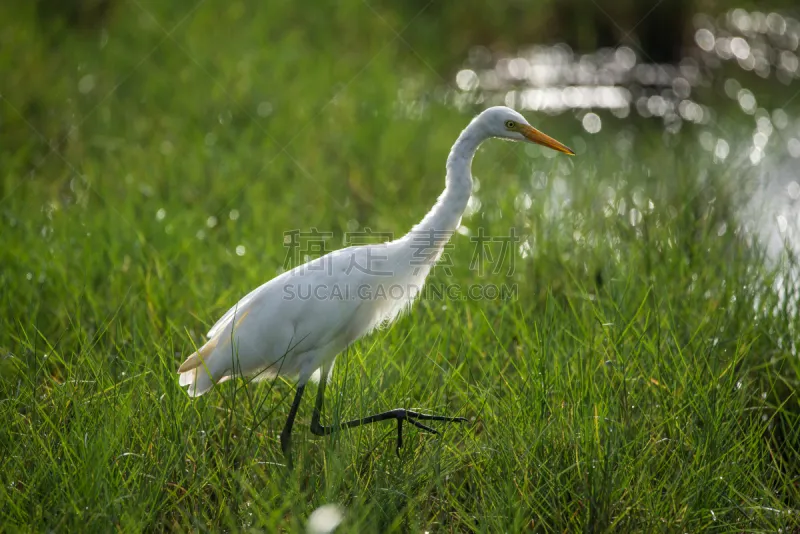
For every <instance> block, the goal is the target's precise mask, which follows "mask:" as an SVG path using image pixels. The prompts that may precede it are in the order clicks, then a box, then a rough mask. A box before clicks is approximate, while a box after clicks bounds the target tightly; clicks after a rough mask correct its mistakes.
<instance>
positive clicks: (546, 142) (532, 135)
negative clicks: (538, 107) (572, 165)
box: [518, 124, 575, 156]
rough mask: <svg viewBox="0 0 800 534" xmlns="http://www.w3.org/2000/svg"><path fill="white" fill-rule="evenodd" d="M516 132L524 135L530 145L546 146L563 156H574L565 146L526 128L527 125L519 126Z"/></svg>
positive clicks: (532, 129) (531, 127) (529, 127)
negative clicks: (561, 153)
mask: <svg viewBox="0 0 800 534" xmlns="http://www.w3.org/2000/svg"><path fill="white" fill-rule="evenodd" d="M518 131H519V133H521V134H522V135H524V136H525V138H526V139H527V140H528V141H530V142H531V143H536V144H537V145H542V146H546V147H547V148H552V149H553V150H558V151H559V152H563V153H564V154H568V155H570V156H574V155H575V152H573V151H572V149H571V148H568V147H567V146H566V145H564V144H562V143H559V142H558V141H556V140H555V139H553V138H552V137H550V136H549V135H545V134H543V133H542V132H540V131H539V130H537V129H536V128H534V127H533V126H528V125H527V124H520V125H519V130H518Z"/></svg>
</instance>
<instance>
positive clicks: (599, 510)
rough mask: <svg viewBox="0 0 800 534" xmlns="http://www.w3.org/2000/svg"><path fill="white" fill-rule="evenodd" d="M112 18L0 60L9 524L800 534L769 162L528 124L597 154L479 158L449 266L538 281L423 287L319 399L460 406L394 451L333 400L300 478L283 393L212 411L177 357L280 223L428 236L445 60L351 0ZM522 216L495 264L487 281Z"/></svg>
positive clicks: (797, 431)
mask: <svg viewBox="0 0 800 534" xmlns="http://www.w3.org/2000/svg"><path fill="white" fill-rule="evenodd" d="M193 7H196V9H194V11H191V12H190V9H192V8H193ZM4 9H5V8H4ZM9 9H10V8H9ZM120 9H121V11H120V12H118V13H117V14H116V15H115V19H114V21H113V23H112V24H111V25H110V26H109V27H108V28H107V31H106V34H103V35H96V34H79V35H73V34H69V35H68V36H67V37H65V39H66V40H65V41H64V42H62V43H61V44H60V45H59V47H60V48H59V50H58V51H53V50H52V49H51V48H48V45H47V44H42V43H46V40H45V36H43V35H39V34H37V31H39V30H37V29H36V28H37V27H36V26H35V25H33V24H29V25H25V24H23V22H24V21H25V20H28V19H25V17H24V16H23V15H24V14H20V13H16V16H18V17H19V20H20V25H19V26H18V30H17V32H16V33H14V32H10V31H9V32H7V33H6V34H5V35H7V36H9V35H10V36H13V39H15V40H17V42H27V43H33V44H31V46H30V47H28V51H29V52H28V53H29V54H31V57H28V58H27V59H24V60H22V59H20V58H19V57H15V56H14V54H12V53H11V52H10V51H9V50H8V49H3V48H0V54H2V57H1V58H0V59H2V62H3V64H4V65H8V66H9V68H11V67H14V70H13V72H15V73H17V74H18V76H21V77H20V78H19V79H17V80H15V82H16V83H14V84H12V83H10V82H4V83H5V84H6V85H4V86H3V87H2V89H3V92H2V94H3V99H2V101H0V106H2V108H1V109H2V113H3V122H4V124H6V125H8V128H7V129H6V132H5V133H4V135H7V136H8V137H7V138H5V139H6V140H7V141H8V143H7V144H5V145H4V146H5V147H12V142H13V149H12V148H4V149H2V150H0V161H2V164H3V177H2V182H1V183H2V186H1V187H0V193H2V202H1V203H0V213H1V214H2V217H1V218H0V221H2V222H1V223H0V224H2V235H3V242H2V243H3V246H2V247H0V265H2V267H0V269H1V270H0V277H1V278H2V286H0V304H2V309H3V310H4V312H2V313H0V378H1V380H0V417H2V424H0V447H2V454H0V482H2V484H0V503H1V505H0V525H2V526H0V530H6V531H9V532H13V531H46V530H54V531H64V532H77V531H81V532H92V531H97V532H107V531H109V530H112V529H118V530H122V531H126V532H128V531H141V530H147V531H154V530H155V531H161V530H177V531H203V532H205V531H213V532H218V531H248V530H250V531H264V532H273V531H278V530H281V531H300V530H302V529H304V528H305V527H304V525H305V522H306V519H307V518H308V516H309V514H310V513H311V511H313V510H314V509H315V508H317V507H318V506H320V505H322V504H325V503H337V504H339V505H340V506H342V508H343V510H344V513H345V520H344V524H343V525H342V527H341V528H340V530H339V531H341V532H404V531H414V532H417V531H431V532H440V531H444V532H450V531H476V532H501V531H502V532H520V531H525V530H537V531H560V532H564V531H577V530H584V531H613V532H619V531H628V530H637V531H645V532H652V531H670V532H671V531H686V532H697V531H703V530H707V529H708V530H711V529H714V530H719V531H737V532H738V531H763V530H770V531H774V530H776V529H778V528H783V529H784V531H786V529H792V528H794V529H796V528H798V513H800V512H798V510H797V508H798V507H797V503H798V502H800V488H799V487H798V463H797V457H798V456H797V455H798V450H797V448H798V444H800V424H799V423H798V419H797V418H798V413H800V406H798V400H797V396H796V392H797V387H798V383H797V380H798V371H800V364H798V359H797V355H796V352H795V350H796V339H797V330H796V328H797V327H796V324H795V323H796V316H795V315H794V314H793V312H792V308H791V302H787V301H786V299H782V298H781V294H782V291H781V288H780V287H777V286H776V284H775V282H774V281H775V277H776V276H777V275H780V274H781V273H783V272H784V270H786V269H791V268H792V266H791V265H789V266H787V265H778V266H774V265H772V264H767V263H765V262H764V260H763V258H762V257H761V253H760V252H759V247H758V244H757V243H752V242H751V240H750V239H748V238H747V235H746V234H745V233H744V232H743V230H742V228H741V224H740V221H739V219H738V217H737V213H738V212H737V185H738V184H739V183H740V182H739V180H740V179H741V178H745V177H746V173H747V172H748V171H747V169H746V168H745V167H739V166H736V165H735V161H737V160H736V158H731V160H729V161H728V162H727V163H726V162H715V161H714V160H713V158H712V156H711V155H709V154H707V153H705V152H703V151H702V150H699V149H696V148H695V146H694V145H695V142H694V134H693V132H692V131H689V130H686V131H684V132H683V133H681V134H677V135H674V136H672V137H670V138H669V141H668V142H667V143H665V142H664V141H663V139H664V134H663V133H662V132H661V131H659V130H656V129H653V128H652V126H649V125H647V124H636V123H630V124H623V123H615V122H614V121H613V120H612V119H611V118H608V119H607V120H605V121H604V128H603V130H602V131H601V133H600V134H598V135H595V136H589V137H587V136H586V135H585V134H584V133H582V132H581V131H580V129H579V122H577V121H573V120H569V121H568V120H566V119H565V118H564V117H546V116H536V117H533V116H532V117H530V118H531V120H532V122H533V123H534V124H536V125H537V126H539V127H541V129H542V130H544V131H546V132H548V133H550V134H552V135H553V136H554V137H556V138H558V139H562V140H563V141H564V142H566V143H567V144H570V143H571V142H572V141H574V138H575V137H576V136H581V135H583V141H584V143H585V144H586V149H585V151H583V153H582V154H580V155H579V156H578V157H576V158H572V159H568V158H565V157H560V156H559V157H551V156H552V154H545V153H544V152H542V151H540V150H538V149H535V148H532V147H528V148H526V147H523V146H521V145H512V144H505V143H499V142H494V143H487V145H486V146H485V148H483V149H482V150H481V151H480V152H479V154H478V155H477V157H476V161H475V164H474V169H473V171H474V174H475V176H476V177H477V178H478V180H479V183H480V189H479V190H478V191H477V192H476V195H475V196H476V197H477V199H479V201H480V207H479V208H477V205H475V207H476V211H475V213H473V214H472V215H470V216H468V217H466V218H465V219H464V221H463V224H464V226H465V233H464V234H458V235H456V236H455V237H454V239H453V242H452V243H453V247H452V248H449V249H448V250H447V254H446V263H445V264H443V265H442V266H440V267H439V268H437V269H436V270H435V272H434V274H433V276H432V278H431V279H430V282H431V284H432V287H435V288H441V287H453V286H455V285H457V286H458V287H460V288H467V287H469V286H471V285H473V286H474V285H480V286H483V287H486V286H489V285H492V284H494V285H495V286H498V287H500V286H505V287H509V288H513V291H514V295H513V298H509V299H499V298H498V299H493V298H486V299H461V298H457V299H447V298H438V297H437V296H436V295H433V296H429V298H427V299H423V300H422V301H420V302H419V303H418V304H417V305H416V306H415V307H414V309H413V310H412V311H411V313H409V314H408V315H407V316H405V317H403V318H402V319H401V320H399V321H398V322H397V323H396V324H394V325H393V326H391V327H390V328H387V329H384V330H381V331H379V332H377V333H375V334H373V335H371V336H369V337H368V338H366V339H364V340H362V341H360V342H359V343H357V344H356V345H355V346H353V347H352V349H351V350H349V351H348V352H347V353H346V354H343V355H341V356H340V357H339V359H338V361H337V366H336V368H335V371H334V378H333V383H332V384H331V386H330V387H329V389H328V395H327V404H326V407H325V414H324V417H325V419H326V421H328V422H331V421H336V420H344V419H347V418H352V417H358V416H363V415H367V414H370V413H374V412H377V411H382V410H385V409H389V408H394V407H408V408H411V407H416V408H419V409H422V410H425V411H428V412H432V413H443V414H452V415H460V416H464V417H467V418H469V420H470V422H469V423H468V424H464V425H461V426H457V425H451V426H448V427H444V428H442V431H443V434H442V436H440V437H436V436H431V435H429V434H424V433H419V432H417V431H416V430H414V429H408V430H407V431H406V432H407V436H406V440H405V441H406V443H405V447H404V448H403V449H402V450H401V452H400V457H399V458H398V457H397V456H396V455H395V450H394V445H395V430H394V427H393V425H391V424H386V425H371V426H367V427H362V428H359V429H356V430H353V431H347V432H342V433H337V434H335V435H333V436H332V437H330V438H325V439H317V438H315V437H313V436H312V435H311V434H310V432H309V431H308V422H309V420H310V415H311V404H312V401H311V399H310V397H311V395H308V398H307V399H306V402H305V403H304V404H303V405H302V407H301V410H300V413H299V416H298V423H297V425H296V427H295V432H296V434H295V440H294V448H295V463H296V465H295V469H294V470H293V471H292V472H287V470H286V469H285V467H283V465H282V464H283V457H282V455H281V453H280V447H279V443H278V432H279V431H280V429H281V427H282V425H283V423H284V420H285V417H286V414H287V412H288V408H289V401H290V400H291V397H292V395H293V393H294V390H293V384H292V383H291V381H284V380H278V381H276V382H274V383H260V384H255V383H252V384H245V383H243V382H241V381H235V382H229V383H226V384H224V385H221V386H220V387H218V388H216V389H215V390H214V391H213V392H211V393H209V394H208V395H206V396H204V397H202V398H199V399H197V400H195V401H192V400H190V399H189V398H187V396H186V395H185V393H184V392H183V391H182V390H181V389H180V388H179V387H178V385H177V380H176V374H175V370H176V368H177V366H178V364H179V363H180V362H181V361H182V359H183V358H184V357H185V356H186V355H187V354H188V353H189V352H191V351H192V350H193V346H194V344H196V343H198V342H200V341H201V340H202V334H203V333H204V332H205V331H206V330H207V328H208V326H210V325H211V324H212V323H213V321H214V320H215V319H216V318H217V317H218V316H219V315H220V314H221V313H222V312H223V311H224V310H225V309H227V307H228V306H230V305H231V304H232V303H234V302H235V301H236V299H237V298H238V297H240V296H241V295H243V294H244V293H245V292H246V291H248V290H249V289H251V288H253V287H255V286H256V285H258V284H260V283H261V282H263V281H264V280H266V279H269V278H271V277H273V276H274V275H275V274H276V273H277V272H279V271H280V269H282V268H283V267H284V263H285V260H286V254H287V249H286V247H284V244H283V239H284V232H286V231H289V230H294V229H299V230H309V229H311V228H312V227H313V228H317V229H319V230H321V231H330V232H332V233H333V237H332V238H331V239H330V240H329V247H330V248H336V247H338V246H339V245H340V244H341V242H342V239H343V237H344V235H345V233H346V232H347V231H349V230H350V231H351V230H353V229H364V228H371V229H372V230H373V231H380V232H393V233H395V234H398V233H402V232H405V231H407V230H408V229H409V228H410V227H411V226H412V225H413V224H414V222H416V221H417V220H418V219H420V218H421V217H422V215H423V214H424V213H425V211H426V210H427V209H428V206H429V205H430V204H431V203H432V202H433V201H434V199H435V198H436V196H437V194H438V193H439V192H440V190H441V188H442V187H443V168H444V159H445V157H446V154H447V150H448V148H449V145H450V143H451V142H452V141H453V140H454V139H455V136H456V135H457V134H458V132H459V131H460V129H461V128H462V127H463V126H464V125H465V123H466V121H467V120H468V119H469V115H467V114H459V113H458V112H456V111H454V110H453V109H451V108H448V107H446V106H444V105H442V104H440V103H438V100H437V99H435V98H426V97H428V96H430V95H434V94H435V93H436V89H435V88H436V87H438V86H439V85H440V84H441V83H442V80H441V79H439V77H438V75H437V74H435V73H433V72H431V70H430V69H429V68H427V67H426V65H425V64H424V63H425V62H426V61H425V60H426V54H430V56H431V57H434V56H436V54H437V52H436V51H433V50H423V51H422V53H420V52H419V51H412V50H411V49H409V46H411V45H410V44H407V43H405V42H404V41H403V40H402V39H397V38H396V36H395V34H394V33H393V32H391V31H389V29H388V28H389V27H396V28H397V31H400V28H402V26H403V25H405V24H407V23H411V24H413V20H411V21H409V20H405V19H392V17H391V14H390V13H383V12H381V15H382V16H383V17H386V18H385V19H384V21H383V22H382V21H381V19H379V18H377V17H376V13H375V12H373V11H372V10H370V9H369V8H368V7H366V6H365V5H363V4H361V3H359V2H343V3H339V4H336V5H335V6H334V5H331V6H328V7H326V8H324V9H320V10H319V11H305V12H303V17H302V24H301V23H299V22H298V23H297V24H290V21H292V20H294V19H293V17H297V16H299V15H298V14H297V13H296V10H295V9H296V8H294V7H292V6H290V5H289V4H288V3H287V4H282V3H269V4H266V5H264V6H259V7H258V9H255V8H252V9H251V8H250V7H249V6H247V5H245V4H239V3H233V4H230V5H228V6H221V5H218V4H217V3H209V4H208V5H205V4H201V5H198V6H192V5H191V4H186V5H180V6H174V5H172V7H166V6H162V5H160V4H152V5H151V4H149V3H148V4H138V3H137V2H130V3H127V4H125V5H124V6H122V7H121V8H120ZM187 13H189V15H188V18H186V19H185V20H183V17H184V16H186V14H187ZM28 15H30V14H28ZM182 20H183V22H182V23H181V21H182ZM384 22H385V23H386V24H388V25H389V26H386V25H385V24H384ZM176 25H177V28H176V29H175V30H174V32H173V33H171V34H169V36H167V34H166V33H165V31H167V32H168V31H170V30H172V29H173V27H174V26H176ZM354 27H355V28H358V29H359V32H358V33H356V32H354V31H353V30H352V28H354ZM9 38H11V37H9ZM162 41H163V42H162ZM159 43H160V44H159ZM34 44H35V46H34ZM26 61H27V62H28V63H25V62H26ZM431 63H436V61H434V60H432V61H431ZM25 64H27V65H28V67H29V68H30V69H31V73H32V74H31V76H36V77H38V78H37V79H39V82H38V83H36V84H33V85H31V86H29V87H30V90H27V89H23V88H24V87H25V86H24V83H25V76H22V75H21V74H19V73H20V72H21V71H19V70H16V69H17V68H18V67H20V66H21V65H25ZM445 74H446V73H445ZM87 75H90V76H92V78H91V83H90V82H89V81H87V79H86V78H85V77H86V76H87ZM89 85H91V86H92V87H91V89H90V90H87V88H88V87H89ZM81 88H82V89H83V91H81ZM408 101H417V102H422V104H418V105H420V106H424V113H417V112H418V111H419V108H418V107H414V106H411V107H409V106H403V105H400V104H398V102H408ZM51 106H52V107H51ZM37 110H38V111H37ZM39 134H41V135H42V137H40V136H39ZM51 139H55V141H56V143H55V144H53V143H52V141H51ZM51 146H54V147H56V148H55V149H53V150H51V148H50V147H51ZM731 161H733V162H734V163H731ZM32 169H33V170H32ZM512 228H513V229H514V231H515V232H516V235H517V236H519V239H520V241H519V242H518V243H515V245H514V247H513V249H512V253H513V254H511V255H509V256H507V257H504V259H503V263H502V267H503V268H501V269H491V268H489V269H484V270H483V271H482V272H478V271H476V270H475V269H471V268H470V263H471V260H472V259H473V255H474V252H475V247H476V243H475V242H474V239H471V237H472V238H474V237H475V236H476V235H478V234H479V232H480V231H481V230H480V229H483V231H485V233H486V234H487V235H490V236H507V235H509V233H510V231H511V229H512ZM496 245H497V243H494V244H493V245H492V246H496ZM492 250H493V251H494V254H495V255H494V256H493V257H494V258H497V257H498V251H499V249H498V248H493V249H492ZM512 257H513V262H512ZM506 267H513V268H506ZM784 283H789V282H784ZM783 289H785V287H784V288H783ZM794 305H795V306H796V302H795V303H794ZM311 389H312V390H313V388H311Z"/></svg>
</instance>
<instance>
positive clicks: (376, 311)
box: [178, 106, 574, 464]
mask: <svg viewBox="0 0 800 534" xmlns="http://www.w3.org/2000/svg"><path fill="white" fill-rule="evenodd" d="M492 137H496V138H501V139H507V140H511V141H528V142H532V143H537V144H540V145H543V146H546V147H549V148H552V149H554V150H557V151H559V152H563V153H566V154H570V155H572V154H574V153H573V152H572V150H570V149H569V148H567V147H566V146H564V145H563V144H561V143H559V142H558V141H556V140H555V139H553V138H551V137H549V136H547V135H545V134H543V133H541V132H540V131H538V130H536V129H535V128H533V127H532V126H531V125H530V124H528V122H527V121H526V120H525V118H524V117H523V116H522V115H520V114H519V113H517V112H516V111H514V110H512V109H509V108H507V107H502V106H498V107H492V108H489V109H487V110H485V111H484V112H483V113H481V114H479V115H478V116H476V117H475V118H474V119H473V120H472V121H471V122H470V123H469V125H468V126H467V127H466V128H465V129H464V130H463V131H462V132H461V135H459V136H458V139H457V140H456V142H455V144H454V145H453V148H452V149H451V151H450V155H449V156H448V158H447V173H446V176H445V189H444V192H443V193H442V194H441V195H440V196H439V198H438V200H437V201H436V203H435V204H434V206H433V207H432V208H431V210H430V211H429V212H428V213H427V215H425V217H424V218H423V219H422V221H420V222H419V224H417V225H416V226H414V228H413V229H412V230H411V231H410V232H409V233H408V234H406V235H405V236H403V237H401V238H399V239H396V240H394V241H390V242H387V243H381V244H375V245H364V246H354V247H348V248H345V249H341V250H337V251H335V252H332V253H330V254H327V255H325V256H323V257H321V258H318V259H315V260H312V261H310V262H308V263H305V264H303V265H300V266H298V267H295V268H294V269H292V270H290V271H287V272H285V273H283V274H281V275H280V276H277V277H276V278H273V279H272V280H270V281H269V282H267V283H265V284H263V285H262V286H260V287H258V288H256V289H255V290H253V291H251V292H250V293H248V294H247V295H246V296H245V297H244V298H242V299H241V300H240V301H239V302H238V303H236V304H235V305H234V306H233V307H232V308H231V309H230V310H228V312H227V313H225V315H223V316H222V318H220V319H219V321H217V323H216V324H215V325H214V326H213V327H212V328H211V330H210V331H209V332H208V341H207V342H206V343H205V344H204V345H203V346H202V347H201V348H200V349H199V350H198V351H197V352H195V353H194V354H192V355H191V356H189V358H187V359H186V361H185V362H184V363H183V364H182V365H181V366H180V368H179V370H178V372H179V373H180V378H179V383H180V385H181V386H188V393H189V395H190V396H192V397H196V396H198V395H202V394H204V393H206V392H207V391H208V390H210V389H211V388H212V387H213V385H214V384H216V383H219V382H221V381H223V380H227V379H229V378H232V377H235V376H254V375H255V376H256V377H257V379H264V378H274V377H276V376H278V375H282V376H297V377H298V386H297V392H296V394H295V398H294V401H293V403H292V406H291V409H290V411H289V417H288V420H287V422H286V425H285V426H284V429H283V431H282V432H281V447H282V449H283V452H284V454H285V455H286V457H287V459H288V461H289V463H290V464H291V455H290V441H291V432H292V426H293V424H294V418H295V415H296V414H297V408H298V406H299V405H300V400H301V399H302V395H303V391H304V389H305V384H306V382H307V381H308V380H309V379H310V378H311V377H312V375H314V374H315V373H316V372H317V371H319V373H320V378H321V380H320V385H319V389H318V392H317V402H316V406H315V409H314V412H313V415H312V421H311V431H312V432H313V433H314V434H318V435H327V434H330V432H331V431H332V428H331V427H325V426H322V425H321V424H320V413H321V410H322V404H323V398H324V394H325V384H326V383H327V381H328V379H329V377H330V372H331V369H332V367H333V362H334V359H335V358H336V356H337V354H339V353H340V352H342V351H343V350H345V349H346V348H347V347H348V346H349V345H350V344H351V343H353V342H355V341H356V340H357V339H359V338H360V337H362V336H364V335H366V334H368V333H369V332H370V331H371V330H373V329H375V328H376V327H378V326H379V325H383V324H388V323H390V322H392V321H393V320H394V319H395V318H396V317H397V316H398V315H399V314H400V313H401V312H403V310H406V309H407V308H408V307H409V306H410V305H411V303H412V302H413V301H414V299H415V298H416V296H417V295H418V293H419V291H420V290H421V288H422V287H423V285H424V283H425V279H426V277H427V276H428V273H429V272H430V269H431V267H432V266H433V265H434V264H435V262H436V261H437V260H438V259H439V257H440V256H441V253H442V250H443V248H444V246H445V244H446V243H447V242H448V240H449V239H450V236H451V235H452V234H453V232H454V231H455V230H456V229H457V228H458V226H459V224H460V222H461V216H462V215H463V213H464V210H465V209H466V207H467V202H468V201H469V198H470V194H471V192H472V175H471V173H470V167H471V165H472V158H473V156H474V155H475V151H476V150H477V148H478V146H479V145H480V144H481V143H482V142H483V141H485V140H487V139H489V138H492ZM392 288H394V289H392ZM398 288H399V289H398ZM385 419H396V420H397V422H398V442H397V446H398V449H399V447H400V446H401V445H402V424H403V421H408V422H409V423H410V424H412V425H414V426H417V427H419V428H421V429H423V430H426V431H428V432H432V433H436V431H435V430H434V429H432V428H430V427H428V426H426V425H424V424H423V423H421V422H420V421H443V422H454V421H463V420H464V419H463V418H456V417H444V416H435V415H426V414H421V413H418V412H412V411H409V410H405V409H402V408H399V409H395V410H390V411H388V412H384V413H381V414H377V415H373V416H370V417H366V418H363V419H356V420H353V421H347V422H344V423H341V424H340V426H341V427H343V428H349V427H354V426H359V425H363V424H368V423H372V422H376V421H382V420H385Z"/></svg>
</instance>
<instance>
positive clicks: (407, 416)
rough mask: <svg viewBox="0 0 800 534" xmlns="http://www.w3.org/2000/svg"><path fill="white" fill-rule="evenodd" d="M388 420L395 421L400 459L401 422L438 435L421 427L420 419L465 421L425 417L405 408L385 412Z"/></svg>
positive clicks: (452, 421)
mask: <svg viewBox="0 0 800 534" xmlns="http://www.w3.org/2000/svg"><path fill="white" fill-rule="evenodd" d="M386 413H387V415H388V417H387V419H389V418H395V419H397V449H396V452H397V457H398V458H399V457H400V449H401V448H402V447H403V421H408V422H409V423H411V424H412V425H414V426H415V427H417V428H419V429H421V430H424V431H425V432H430V433H431V434H439V431H438V430H436V429H435V428H431V427H429V426H427V425H423V424H422V423H420V422H419V421H418V420H419V419H421V420H423V421H441V422H444V423H465V422H466V421H467V418H466V417H446V416H443V415H427V414H424V413H419V412H412V411H411V410H406V409H405V408H396V409H394V410H391V411H389V412H386Z"/></svg>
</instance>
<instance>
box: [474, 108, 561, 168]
mask: <svg viewBox="0 0 800 534" xmlns="http://www.w3.org/2000/svg"><path fill="white" fill-rule="evenodd" d="M475 120H476V121H478V122H479V124H480V125H481V126H482V127H483V129H484V131H485V132H486V134H487V135H489V136H491V137H498V138H500V139H508V140H510V141H527V142H530V143H536V144H537V145H542V146H546V147H548V148H552V149H553V150H558V151H559V152H563V153H564V154H569V155H570V156H574V155H575V152H573V151H572V150H571V149H569V148H567V147H566V146H565V145H563V144H562V143H559V142H558V141H556V140H555V139H553V138H552V137H550V136H549V135H545V134H543V133H542V132H540V131H539V130H537V129H536V128H534V127H533V126H531V125H530V124H528V121H526V120H525V117H523V116H522V115H520V114H519V113H517V112H516V111H514V110H513V109H511V108H507V107H505V106H495V107H492V108H489V109H487V110H485V111H484V112H483V113H481V114H480V115H478V116H477V117H476V119H475Z"/></svg>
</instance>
